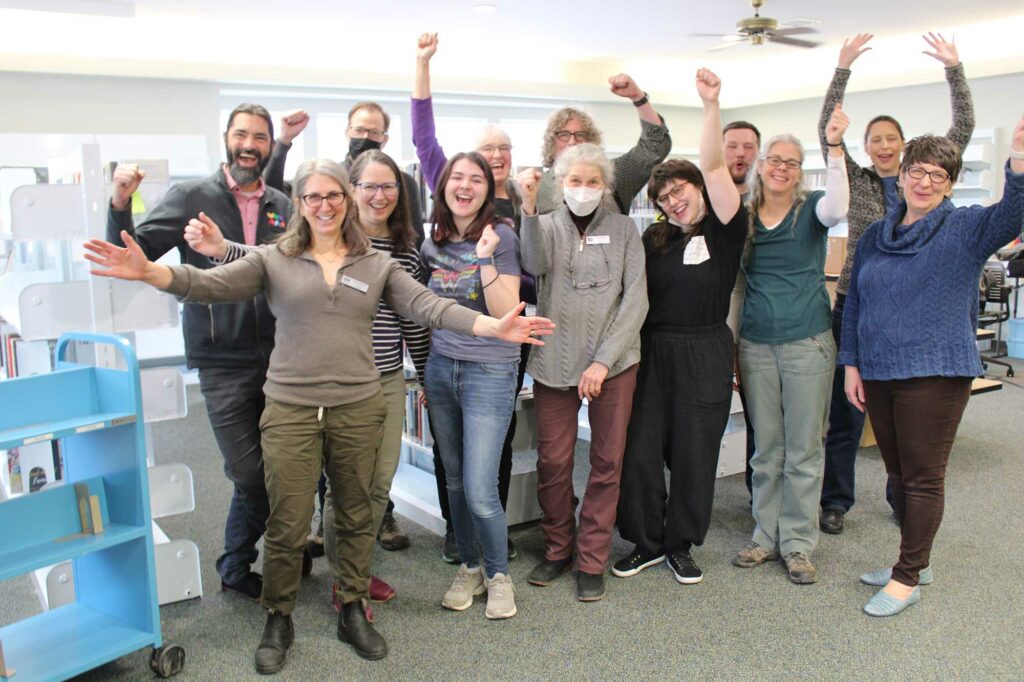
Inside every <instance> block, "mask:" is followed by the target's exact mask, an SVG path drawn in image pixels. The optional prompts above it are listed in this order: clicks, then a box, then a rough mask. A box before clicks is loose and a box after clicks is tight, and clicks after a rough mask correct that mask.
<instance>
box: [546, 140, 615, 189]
mask: <svg viewBox="0 0 1024 682" xmlns="http://www.w3.org/2000/svg"><path fill="white" fill-rule="evenodd" d="M578 165H584V166H593V167H594V168H597V169H598V170H599V171H601V176H602V178H603V179H604V196H605V199H609V198H610V197H611V195H612V192H613V191H614V188H615V187H614V186H615V168H614V167H613V166H612V162H611V161H610V160H609V159H608V155H607V154H605V153H604V149H602V148H601V147H599V146H597V145H596V144H592V143H590V142H584V143H583V144H574V145H571V146H569V147H566V148H565V151H564V152H562V154H561V156H559V157H558V158H557V159H555V165H554V167H553V168H552V169H551V170H552V171H553V172H554V174H555V199H556V200H557V201H561V200H562V183H563V182H564V181H565V176H566V175H568V174H569V169H570V168H572V167H573V166H578Z"/></svg>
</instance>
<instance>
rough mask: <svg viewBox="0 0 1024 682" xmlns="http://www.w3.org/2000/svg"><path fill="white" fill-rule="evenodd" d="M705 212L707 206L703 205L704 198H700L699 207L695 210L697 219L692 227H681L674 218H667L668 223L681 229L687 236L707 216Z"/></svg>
mask: <svg viewBox="0 0 1024 682" xmlns="http://www.w3.org/2000/svg"><path fill="white" fill-rule="evenodd" d="M707 212H708V209H707V206H705V205H704V197H703V196H701V197H700V206H699V207H698V208H697V218H696V220H694V221H693V224H692V225H683V224H682V223H680V222H678V221H677V220H676V219H675V218H669V219H668V222H669V223H671V224H672V225H675V226H676V227H680V228H682V230H683V232H685V233H687V234H689V233H691V232H693V230H694V227H693V226H694V225H700V221H702V220H704V216H706V215H707Z"/></svg>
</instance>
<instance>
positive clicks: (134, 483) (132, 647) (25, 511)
mask: <svg viewBox="0 0 1024 682" xmlns="http://www.w3.org/2000/svg"><path fill="white" fill-rule="evenodd" d="M73 342H86V343H92V344H106V345H109V346H113V347H114V349H115V350H116V351H117V352H118V353H120V354H121V355H122V356H123V359H124V365H125V367H126V369H107V368H102V367H95V366H92V365H84V364H79V363H77V362H72V361H69V360H67V359H66V356H67V355H68V351H69V350H70V349H71V348H72V347H73V346H72V344H73ZM144 438H145V436H144V425H143V420H142V396H141V392H140V387H139V364H138V361H137V359H136V358H135V352H134V351H133V350H132V347H131V345H130V344H129V343H128V341H127V340H125V339H124V338H121V337H118V336H101V335H97V334H81V333H73V334H65V335H64V336H62V337H61V338H60V340H59V341H58V342H57V347H56V367H55V369H54V371H53V372H51V373H49V374H41V375H37V376H30V377H24V378H17V379H10V380H7V381H0V449H9V448H14V447H19V446H22V445H28V444H31V443H37V442H42V441H52V440H60V441H61V445H62V452H63V457H64V484H63V485H60V486H57V487H54V488H49V489H44V490H42V491H40V492H37V493H32V494H29V495H24V496H21V497H18V498H15V499H13V500H10V501H8V502H5V503H3V504H0V580H6V579H9V578H13V577H16V576H19V575H24V574H26V573H28V572H30V571H33V570H35V569H37V568H41V567H44V566H49V565H51V564H56V563H59V562H61V561H67V560H71V561H72V563H73V566H74V578H75V601H74V602H73V603H71V604H67V605H65V606H61V607H59V608H56V609H53V610H51V611H46V612H44V613H41V614H39V615H36V616H33V617H31V618H27V619H25V620H22V621H18V622H16V623H13V624H11V625H8V626H6V627H3V628H0V647H2V652H3V654H2V655H3V665H4V667H5V668H6V669H5V670H0V680H2V681H3V682H8V680H10V681H11V682H29V681H30V680H31V681H34V680H64V679H67V678H69V677H72V676H74V675H77V674H79V673H82V672H84V671H87V670H91V669H92V668H95V667H97V666H99V665H102V664H104V663H107V662H109V661H112V660H114V659H116V658H119V657H121V656H124V655H125V654H128V653H130V652H133V651H136V650H138V649H141V648H143V647H149V646H151V647H153V653H152V657H151V659H150V666H151V667H152V669H153V670H154V672H156V673H157V674H159V675H160V676H161V677H171V676H172V675H175V674H177V673H178V672H179V671H180V670H181V668H182V666H183V665H184V660H185V652H184V650H183V649H182V648H181V647H180V646H167V647H165V646H164V645H163V641H162V639H161V636H160V613H159V609H158V605H157V589H156V568H155V564H154V560H153V532H152V524H151V520H150V507H149V482H148V478H147V467H146V449H145V440H144Z"/></svg>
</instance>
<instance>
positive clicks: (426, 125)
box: [410, 33, 448, 192]
mask: <svg viewBox="0 0 1024 682" xmlns="http://www.w3.org/2000/svg"><path fill="white" fill-rule="evenodd" d="M436 52H437V34H436V33H423V34H421V35H420V37H419V39H418V40H417V41H416V79H415V80H414V81H413V86H412V102H411V103H410V104H411V110H412V143H413V146H415V147H416V156H417V157H419V160H420V167H421V168H422V169H423V179H424V180H426V182H427V187H429V188H430V191H431V192H433V191H434V190H435V188H436V187H437V178H438V176H440V175H441V170H442V169H443V168H444V165H445V164H446V163H447V162H448V158H447V157H446V156H445V154H444V149H442V148H441V144H440V143H439V142H438V141H437V132H436V130H435V128H434V103H433V100H432V99H431V94H430V59H431V58H432V57H433V56H434V54H435V53H436Z"/></svg>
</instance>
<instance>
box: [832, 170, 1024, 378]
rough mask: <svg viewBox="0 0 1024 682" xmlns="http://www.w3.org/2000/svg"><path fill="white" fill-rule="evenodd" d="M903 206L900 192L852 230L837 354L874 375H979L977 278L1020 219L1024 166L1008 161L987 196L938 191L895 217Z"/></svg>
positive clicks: (1011, 236)
mask: <svg viewBox="0 0 1024 682" xmlns="http://www.w3.org/2000/svg"><path fill="white" fill-rule="evenodd" d="M906 210H907V205H906V202H901V203H900V205H899V207H898V208H896V209H894V210H893V211H891V212H889V214H888V215H887V216H886V217H885V218H883V219H882V220H879V221H877V222H874V223H872V224H871V226H870V227H869V228H868V229H867V231H865V232H864V235H863V236H862V237H861V238H860V242H859V243H858V246H857V255H856V257H855V259H854V264H853V274H852V276H851V278H850V280H851V281H850V289H849V291H848V292H847V297H846V309H845V310H844V311H843V336H842V339H841V344H840V352H839V358H838V361H837V362H838V364H840V365H852V366H855V367H857V368H859V369H860V374H861V377H862V378H863V379H869V380H876V381H887V380H891V379H909V378H912V377H927V376H946V377H974V376H978V375H980V374H981V373H982V367H981V359H980V358H979V356H978V347H977V345H976V343H975V330H976V329H977V326H978V282H979V281H980V279H981V272H982V268H983V267H984V265H985V261H986V260H987V259H988V257H989V256H990V255H992V254H993V253H995V251H996V250H998V249H999V248H1001V247H1002V246H1005V245H1006V244H1007V243H1008V242H1010V241H1011V240H1013V239H1014V238H1015V237H1017V235H1019V234H1020V232H1021V228H1022V227H1024V173H1022V174H1020V175H1017V174H1014V173H1012V172H1010V168H1009V164H1007V167H1006V186H1005V189H1004V190H1003V198H1002V199H1001V200H1000V201H999V202H998V203H996V204H993V205H992V206H988V207H984V208H983V207H981V206H971V207H969V208H956V207H954V206H953V204H952V202H951V201H949V199H945V200H943V202H942V203H941V204H940V205H939V206H938V207H936V208H935V209H934V210H933V211H932V212H931V213H929V214H928V215H926V216H925V217H923V218H921V219H920V220H918V221H917V222H915V223H913V224H911V225H906V226H904V225H900V221H902V220H903V216H904V215H905V214H906Z"/></svg>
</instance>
